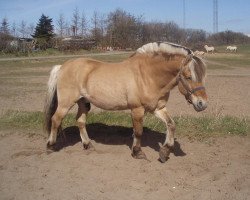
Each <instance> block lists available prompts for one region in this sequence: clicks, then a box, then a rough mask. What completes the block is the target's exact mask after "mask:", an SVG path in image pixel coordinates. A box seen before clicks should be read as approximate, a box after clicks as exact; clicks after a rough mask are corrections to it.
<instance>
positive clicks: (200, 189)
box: [0, 68, 250, 200]
mask: <svg viewBox="0 0 250 200" xmlns="http://www.w3.org/2000/svg"><path fill="white" fill-rule="evenodd" d="M49 69H50V68H46V69H45V70H44V69H42V70H41V71H43V72H45V73H48V71H49ZM27 71H28V72H30V71H32V69H27ZM4 73H6V72H3V71H2V72H0V77H1V79H0V81H1V84H0V92H1V97H0V105H1V113H4V112H5V111H6V110H9V109H11V110H20V111H41V110H42V107H43V101H44V96H45V83H46V81H47V78H48V76H47V75H44V74H43V75H39V76H29V78H25V76H26V75H19V76H17V75H16V74H18V70H16V71H13V73H9V74H7V75H5V74H4ZM8 76H9V77H8ZM13 80H14V81H15V82H16V83H17V84H13ZM249 88H250V70H249V69H247V68H242V69H231V70H209V71H208V77H207V92H208V95H209V107H208V109H207V111H205V114H212V115H233V116H237V117H249V116H250V106H249V99H250V90H249ZM6 91H7V92H6ZM168 107H169V111H170V113H171V114H172V116H179V115H195V116H199V115H203V114H204V113H198V114H197V113H195V111H194V109H193V108H192V107H191V106H188V105H187V103H186V102H185V99H184V97H182V96H180V94H179V93H178V91H177V90H174V91H173V93H172V95H171V98H170V102H169V106H168ZM94 110H95V108H94ZM87 129H88V131H89V134H90V137H91V139H92V140H93V144H94V146H95V150H94V151H86V150H83V148H82V146H81V143H80V138H79V132H78V131H77V128H76V127H69V128H67V129H65V131H64V132H65V134H64V136H63V137H60V140H59V143H58V144H59V146H58V150H59V151H58V152H53V153H48V152H47V151H46V148H45V143H46V138H45V136H44V133H43V132H42V130H41V131H38V132H37V131H33V130H10V129H8V130H4V129H3V130H2V129H0V180H1V181H0V199H1V200H2V199H3V200H24V199H25V200H28V199H32V200H33V199H36V200H42V199H46V200H47V199H50V200H57V199H58V200H59V199H60V200H61V199H63V200H68V199H70V200H74V199H76V200H96V199H98V200H102V199H103V200H109V199H116V200H117V199H133V200H139V199H157V200H158V199H159V200H160V199H173V200H189V199H199V200H200V199H202V200H210V199H214V200H218V199H220V200H224V199H225V200H235V199H237V200H247V199H249V197H250V190H249V188H250V139H249V137H248V136H246V137H239V136H227V137H214V138H209V139H207V140H205V141H202V142H199V141H191V140H189V139H188V138H176V141H175V148H174V150H173V152H172V153H171V154H170V159H169V160H168V161H167V162H166V163H164V164H162V163H160V162H159V161H158V160H157V159H158V150H159V146H158V142H162V141H163V140H164V135H163V134H159V133H157V132H154V131H151V130H147V129H145V131H144V136H143V139H142V141H143V142H142V148H143V150H144V152H145V153H146V155H147V157H148V159H149V161H146V160H135V159H133V158H132V157H131V155H130V147H131V143H132V138H131V134H132V129H131V128H125V127H117V126H113V127H112V126H111V127H110V126H106V125H104V124H92V125H89V126H88V128H87Z"/></svg>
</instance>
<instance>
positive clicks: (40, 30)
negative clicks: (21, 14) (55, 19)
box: [32, 14, 54, 49]
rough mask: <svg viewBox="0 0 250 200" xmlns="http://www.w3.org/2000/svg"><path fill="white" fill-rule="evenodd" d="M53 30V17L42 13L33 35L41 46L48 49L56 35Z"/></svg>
mask: <svg viewBox="0 0 250 200" xmlns="http://www.w3.org/2000/svg"><path fill="white" fill-rule="evenodd" d="M53 31H54V26H53V25H52V19H51V18H49V17H48V16H45V15H44V14H42V16H41V17H40V19H39V22H38V24H37V25H36V28H35V33H34V34H33V35H32V37H34V38H36V39H37V43H38V45H39V46H40V48H42V49H46V48H47V47H50V46H51V39H52V38H53V37H54V33H53Z"/></svg>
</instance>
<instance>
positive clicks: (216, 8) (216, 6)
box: [213, 0, 218, 33]
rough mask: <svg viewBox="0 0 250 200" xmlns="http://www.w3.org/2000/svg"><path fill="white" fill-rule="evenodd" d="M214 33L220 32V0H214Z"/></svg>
mask: <svg viewBox="0 0 250 200" xmlns="http://www.w3.org/2000/svg"><path fill="white" fill-rule="evenodd" d="M213 22H214V33H217V32H218V0H214V21H213Z"/></svg>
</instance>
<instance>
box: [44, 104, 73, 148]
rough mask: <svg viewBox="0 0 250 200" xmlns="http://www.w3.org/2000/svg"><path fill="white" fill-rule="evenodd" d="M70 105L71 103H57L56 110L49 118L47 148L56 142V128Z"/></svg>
mask: <svg viewBox="0 0 250 200" xmlns="http://www.w3.org/2000/svg"><path fill="white" fill-rule="evenodd" d="M71 106H72V105H70V106H62V105H60V104H59V105H58V107H57V109H56V112H55V113H54V115H53V116H52V118H51V131H50V135H49V139H48V142H47V147H48V148H50V147H52V146H53V144H55V143H56V138H57V133H58V129H59V127H60V125H61V123H62V120H63V118H64V117H65V115H66V114H67V112H68V111H69V109H70V108H71Z"/></svg>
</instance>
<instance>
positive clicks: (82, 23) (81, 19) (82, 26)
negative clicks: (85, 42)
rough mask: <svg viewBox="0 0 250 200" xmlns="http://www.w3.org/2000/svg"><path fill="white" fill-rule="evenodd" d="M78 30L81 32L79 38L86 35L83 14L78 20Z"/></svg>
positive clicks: (85, 20)
mask: <svg viewBox="0 0 250 200" xmlns="http://www.w3.org/2000/svg"><path fill="white" fill-rule="evenodd" d="M80 30H81V36H82V37H83V36H84V35H86V31H87V19H86V17H85V14H84V12H82V16H81V18H80Z"/></svg>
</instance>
